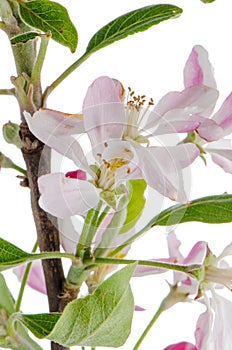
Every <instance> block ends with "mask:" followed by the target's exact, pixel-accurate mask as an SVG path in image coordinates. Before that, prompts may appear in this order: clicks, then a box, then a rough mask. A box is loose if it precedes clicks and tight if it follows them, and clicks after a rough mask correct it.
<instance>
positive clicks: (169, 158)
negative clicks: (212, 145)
mask: <svg viewBox="0 0 232 350" xmlns="http://www.w3.org/2000/svg"><path fill="white" fill-rule="evenodd" d="M135 148H136V152H137V154H138V157H139V160H140V167H141V171H142V173H143V177H144V179H145V180H146V181H147V183H148V185H149V186H151V187H152V188H154V189H156V190H157V191H158V192H160V193H161V194H163V195H164V196H166V197H169V198H170V199H173V200H177V201H179V202H182V203H185V202H186V201H187V197H186V194H185V190H184V183H183V174H182V169H183V168H185V167H187V166H188V165H190V164H191V163H192V162H193V161H194V159H195V158H196V157H197V156H198V155H199V150H198V148H197V147H196V146H195V145H193V144H190V143H189V144H185V145H178V146H174V147H166V148H165V147H149V148H144V147H141V146H139V145H135Z"/></svg>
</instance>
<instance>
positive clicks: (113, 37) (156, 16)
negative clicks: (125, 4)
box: [86, 4, 182, 53]
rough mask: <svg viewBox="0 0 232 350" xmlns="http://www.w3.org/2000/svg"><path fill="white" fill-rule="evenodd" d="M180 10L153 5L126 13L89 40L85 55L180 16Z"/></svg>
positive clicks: (175, 7) (168, 6) (169, 6)
mask: <svg viewBox="0 0 232 350" xmlns="http://www.w3.org/2000/svg"><path fill="white" fill-rule="evenodd" d="M181 12H182V10H181V9H180V8H179V7H177V6H172V5H165V4H163V5H153V6H147V7H143V8H140V9H137V10H134V11H131V12H128V13H126V14H124V15H122V16H120V17H118V18H116V19H115V20H113V21H112V22H110V23H108V24H107V25H106V26H104V27H103V28H101V29H100V30H99V31H98V32H97V33H96V34H95V35H94V36H93V37H92V38H91V40H90V42H89V44H88V46H87V49H86V53H93V52H95V51H97V50H99V49H101V48H103V47H105V46H107V45H110V44H112V43H113V42H115V41H117V40H121V39H123V38H125V37H127V36H128V35H131V34H134V33H137V32H142V31H145V30H147V29H148V28H150V27H151V26H153V25H155V24H158V23H160V22H162V21H165V20H167V19H170V18H174V17H176V16H177V15H180V14H181Z"/></svg>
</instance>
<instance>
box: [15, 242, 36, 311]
mask: <svg viewBox="0 0 232 350" xmlns="http://www.w3.org/2000/svg"><path fill="white" fill-rule="evenodd" d="M37 248H38V242H37V241H36V243H35V245H34V247H33V249H32V253H34V252H35V251H36V249H37ZM31 265H32V262H29V263H28V264H27V266H26V268H25V271H24V274H23V278H22V282H21V286H20V290H19V295H18V298H17V301H16V304H15V312H18V311H20V307H21V302H22V298H23V293H24V290H25V287H26V283H27V279H28V276H29V273H30V269H31Z"/></svg>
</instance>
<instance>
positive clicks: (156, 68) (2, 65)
mask: <svg viewBox="0 0 232 350" xmlns="http://www.w3.org/2000/svg"><path fill="white" fill-rule="evenodd" d="M59 3H61V4H63V5H64V6H66V7H67V8H68V9H69V12H70V16H71V18H72V20H73V22H74V23H75V24H76V27H77V29H78V32H79V46H78V49H77V52H76V53H75V54H73V55H72V54H71V53H70V52H69V50H68V49H67V48H64V47H62V46H60V45H58V44H56V43H54V42H51V43H50V45H49V48H48V55H47V60H46V62H45V65H44V70H43V87H44V88H45V87H46V86H47V85H48V84H50V83H51V82H52V81H53V80H55V79H56V78H57V76H58V75H59V74H60V73H62V71H63V70H64V69H65V68H67V67H68V66H69V65H70V64H71V63H73V62H74V61H75V60H76V59H77V58H78V57H79V56H81V55H82V54H83V52H84V50H85V48H86V46H87V44H88V41H89V39H90V38H91V37H92V35H93V34H94V33H95V32H96V31H97V30H98V29H99V28H100V27H102V26H103V25H104V24H106V23H108V22H109V21H110V20H112V19H114V18H116V17H117V16H119V15H121V14H123V13H125V12H128V11H130V10H133V9H135V8H139V7H143V6H146V5H150V4H151V2H150V1H145V0H137V1H129V0H124V1H123V2H122V1H121V2H118V1H109V0H108V1H106V0H98V1H97V2H95V1H92V0H85V1H81V0H68V1H67V0H62V1H61V0H60V1H59ZM155 3H156V2H155ZM157 3H158V2H157ZM172 3H173V4H174V5H177V6H180V7H181V8H182V9H183V10H184V11H183V14H182V15H181V17H179V18H177V19H175V20H170V21H167V22H163V23H161V24H159V25H158V26H155V27H153V28H151V29H149V30H148V31H146V32H143V33H139V34H136V35H134V36H131V37H129V38H127V39H124V40H123V41H119V42H117V43H115V44H113V45H112V46H109V47H107V48H105V49H103V50H101V51H99V52H97V53H95V54H94V55H93V56H92V57H91V58H89V59H88V61H86V62H85V63H84V64H83V65H82V66H81V67H80V68H79V69H78V70H77V71H75V72H74V74H72V76H70V77H69V78H68V79H66V81H65V82H63V83H62V84H61V85H60V86H59V87H58V88H57V89H56V90H55V91H54V93H53V94H52V95H51V96H50V98H49V99H48V107H49V108H53V109H58V110H61V111H65V112H69V113H76V112H79V111H80V110H81V106H82V100H83V98H84V95H85V93H86V90H87V87H88V86H89V85H90V84H91V82H92V81H93V80H94V79H95V78H96V77H98V76H100V75H109V76H111V77H114V78H117V79H118V80H120V81H122V83H123V84H124V86H125V87H128V86H131V87H132V88H133V89H134V90H135V91H136V92H137V93H138V94H140V95H142V94H145V95H147V96H148V97H153V99H154V101H155V102H156V101H158V100H159V99H160V98H161V97H162V96H163V95H164V94H165V93H167V92H169V91H173V90H181V89H183V74H182V72H183V67H184V64H185V61H186V59H187V57H188V55H189V53H190V51H191V49H192V47H193V46H194V45H195V44H201V45H203V46H204V47H205V48H206V49H207V50H208V52H209V56H210V60H211V62H212V64H213V66H214V68H215V76H216V81H217V84H218V89H219V91H220V97H219V104H218V107H219V106H220V103H221V102H222V101H223V100H224V99H225V98H226V96H227V95H228V94H229V93H230V91H231V90H232V64H231V62H232V44H231V34H232V22H231V10H232V4H231V0H224V1H220V0H216V2H215V3H212V4H208V5H205V4H203V3H202V2H201V1H200V0H187V1H186V0H176V1H175V0H173V2H172ZM0 40H1V41H0V42H1V55H0V88H9V87H11V83H10V76H11V75H15V69H14V63H13V59H12V55H11V51H10V48H9V44H8V42H7V39H6V36H5V35H4V34H3V33H0ZM0 103H1V105H0V106H1V109H0V118H1V124H3V123H5V122H7V121H8V120H11V121H14V122H18V123H19V112H18V107H17V103H16V101H15V100H14V98H13V97H5V96H0ZM216 109H217V108H216ZM0 150H1V151H2V152H4V153H6V154H7V155H8V156H9V155H11V157H12V159H13V160H14V161H15V162H16V163H18V164H20V165H21V166H23V161H22V159H21V155H20V152H19V151H17V150H15V149H14V148H13V146H9V145H6V144H5V143H4V141H3V139H2V137H1V138H0ZM207 161H208V165H207V167H205V166H204V164H203V162H202V160H200V159H198V160H197V161H196V162H195V163H194V165H193V166H192V180H191V199H194V198H197V197H200V196H205V195H209V194H221V193H223V192H229V193H232V181H231V175H230V174H225V173H224V172H223V170H222V169H220V168H218V167H217V166H216V165H213V164H212V163H211V160H210V158H207ZM0 194H1V195H0V206H1V214H0V220H1V225H0V235H1V236H2V237H3V238H5V239H7V240H9V241H11V242H13V243H15V244H17V245H18V246H20V247H21V248H23V249H25V250H27V251H30V250H31V248H32V246H33V244H34V241H35V239H36V238H35V237H36V236H35V228H34V225H33V220H32V217H31V212H30V200H29V190H28V189H25V188H22V187H20V186H19V180H18V179H17V178H16V173H15V172H14V171H11V170H4V169H3V170H2V171H1V174H0ZM148 211H149V212H148V213H147V214H150V215H152V212H151V208H149V209H148ZM163 231H164V230H160V229H155V230H153V231H152V232H150V233H149V234H148V235H146V236H145V237H143V239H141V240H139V241H138V242H136V243H135V245H134V247H133V248H132V249H131V252H130V257H133V258H141V259H144V258H152V257H153V258H155V257H156V258H160V257H165V256H167V247H166V239H165V234H164V233H163ZM176 234H177V236H178V238H179V239H181V241H182V252H183V253H185V254H187V253H188V251H189V250H190V249H191V247H192V246H193V244H194V243H195V242H197V241H198V240H206V241H208V242H209V246H210V248H211V249H212V250H213V251H214V252H215V254H219V253H220V252H221V250H222V249H223V247H224V246H225V245H226V244H228V243H230V242H231V225H230V224H225V225H214V226H213V225H204V224H199V223H192V224H184V225H181V226H179V227H178V228H177V229H176ZM4 275H5V276H6V278H7V282H8V283H9V286H10V288H11V289H12V293H13V295H14V296H15V297H17V293H18V288H19V284H18V282H17V280H16V277H15V276H14V275H13V274H12V272H7V273H4ZM164 278H166V279H167V280H169V281H170V282H171V280H172V275H171V274H166V275H165V277H164V275H163V276H162V278H159V277H157V276H151V277H148V278H144V279H133V281H132V287H133V290H134V294H135V302H136V304H137V305H140V306H142V307H144V308H145V309H146V311H144V312H139V313H136V315H135V319H134V324H133V331H132V335H131V337H130V339H129V340H128V343H127V344H126V345H124V346H123V347H122V348H120V349H123V350H128V349H131V348H132V347H133V344H135V342H136V340H137V339H138V336H139V334H140V333H141V332H142V330H143V329H144V327H145V326H146V324H147V323H148V321H149V320H150V319H151V317H152V316H153V314H154V312H155V310H156V309H157V308H158V305H159V302H160V301H161V300H162V297H163V296H165V294H166V293H167V291H168V287H167V284H166V282H165V281H164ZM226 296H227V297H228V298H230V294H229V292H226ZM26 299H27V300H26ZM22 310H23V311H24V312H28V313H36V312H42V311H47V305H46V299H45V297H44V296H42V295H40V294H39V293H37V292H33V291H31V289H30V288H27V289H26V292H25V299H24V300H23V305H22ZM203 310H204V309H203V307H200V306H199V305H198V304H195V303H188V304H187V303H185V304H183V305H177V306H175V307H174V308H173V309H171V310H170V311H167V312H166V314H164V315H162V316H161V317H160V319H159V320H158V321H157V324H156V325H155V326H154V328H153V329H152V330H151V332H150V333H149V335H148V336H147V338H146V340H145V341H144V342H143V344H142V345H141V350H147V349H151V348H152V349H154V350H162V349H164V347H165V346H167V345H169V344H171V343H175V342H178V341H183V340H185V341H192V342H194V330H195V322H196V320H197V317H198V315H199V313H200V312H202V311H203ZM41 344H43V345H42V346H43V348H44V349H49V345H48V343H47V342H46V341H44V342H42V343H41ZM77 349H78V347H77ZM99 349H100V348H99Z"/></svg>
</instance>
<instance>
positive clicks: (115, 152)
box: [24, 46, 232, 350]
mask: <svg viewBox="0 0 232 350" xmlns="http://www.w3.org/2000/svg"><path fill="white" fill-rule="evenodd" d="M217 98H218V91H217V89H216V83H215V79H214V76H213V69H212V66H211V64H210V62H209V60H208V54H207V52H206V50H205V49H204V48H203V47H201V46H195V47H194V48H193V50H192V52H191V54H190V56H189V58H188V60H187V62H186V65H185V68H184V90H183V91H174V92H169V93H168V94H166V95H165V96H164V97H162V98H161V100H160V101H159V102H158V103H157V104H156V105H154V102H153V100H152V99H151V100H150V101H149V102H148V103H146V99H145V96H136V95H135V94H134V92H133V91H132V90H131V89H129V92H128V95H127V96H126V94H125V90H124V88H123V86H122V84H121V83H120V82H119V81H117V80H114V79H111V78H109V77H106V76H104V77H100V78H98V79H96V80H95V81H94V82H93V83H92V85H91V86H90V87H89V89H88V91H87V94H86V96H85V99H84V103H83V111H82V113H81V114H75V115H69V114H65V113H61V112H58V111H54V110H49V109H41V110H39V111H37V112H35V113H34V115H33V116H31V115H30V114H29V113H26V112H25V113H24V115H25V119H26V121H27V123H28V126H29V128H30V130H31V131H32V133H33V134H34V135H35V136H37V137H38V138H39V139H40V140H41V141H42V142H44V143H45V144H46V145H48V146H49V147H51V148H52V149H54V150H56V151H57V152H58V153H60V154H61V155H64V156H65V157H67V158H69V159H71V160H72V161H73V163H74V164H75V166H76V167H77V170H75V171H69V172H67V173H66V174H64V173H62V172H56V173H52V174H47V175H43V176H41V177H40V178H39V181H38V183H39V190H40V193H41V197H40V206H41V207H42V208H43V209H44V210H45V211H47V212H49V213H51V214H52V215H54V216H56V217H58V218H59V224H60V227H62V229H61V235H62V237H61V241H62V242H63V245H64V248H65V249H66V250H68V251H70V252H75V249H76V245H77V243H78V239H79V234H78V233H77V232H76V230H75V229H74V227H73V225H72V223H71V220H70V218H71V217H72V216H74V215H80V216H85V215H86V213H87V212H88V211H89V209H91V208H96V207H97V205H98V203H99V201H103V203H104V205H105V206H107V207H108V208H110V214H109V215H108V217H106V222H107V223H105V224H104V225H103V226H102V227H101V229H100V230H99V231H101V232H100V233H98V236H96V237H95V238H94V239H95V242H94V244H95V245H96V246H97V243H99V242H100V241H101V239H102V237H103V234H102V231H103V232H104V230H105V229H107V225H109V223H110V222H111V219H112V218H113V217H114V213H115V212H117V210H119V209H120V208H119V207H120V203H121V198H124V197H127V196H128V191H129V190H128V186H127V182H128V180H133V179H143V180H145V182H146V183H147V185H148V186H150V187H151V188H153V189H155V190H157V191H158V192H159V193H160V194H162V195H163V196H165V197H168V198H170V199H172V200H176V201H178V202H181V203H186V202H187V200H188V198H187V195H186V193H185V187H184V181H183V174H182V170H183V169H184V168H186V167H188V166H189V165H190V164H192V162H193V161H194V160H195V159H196V158H197V157H198V156H201V157H204V156H205V154H206V153H209V154H210V155H211V157H212V160H213V161H214V162H215V163H216V164H218V165H219V166H220V167H222V168H223V169H224V170H225V171H226V172H230V173H232V149H231V145H230V140H227V139H225V138H224V137H226V136H227V135H229V134H230V133H231V131H232V94H230V95H229V96H228V97H227V98H226V100H225V101H224V102H223V104H222V106H221V108H220V109H219V110H218V111H217V112H216V113H214V114H213V110H214V107H215V105H216V102H217ZM212 114H213V115H212ZM83 134H85V135H87V136H88V139H89V142H90V144H91V157H89V156H87V155H86V154H85V153H84V151H83V148H82V147H81V144H80V142H79V141H78V138H77V136H80V135H83ZM170 134H178V135H179V134H181V135H184V136H186V134H187V136H186V137H185V138H184V136H183V137H182V138H181V137H180V140H181V141H180V142H179V143H178V144H177V145H175V146H171V145H166V146H162V147H161V146H157V145H153V144H152V142H151V139H152V141H153V140H154V139H156V137H157V138H158V137H159V136H161V135H170ZM133 234H134V231H133V230H130V231H129V232H127V233H126V234H124V235H120V238H119V237H117V236H115V237H114V242H111V244H114V245H117V244H121V243H122V240H126V239H127V238H128V237H132V236H133ZM96 242H97V243H96ZM168 247H169V252H170V258H169V261H170V262H176V263H179V264H183V265H191V264H200V265H201V266H202V267H201V269H200V270H199V271H200V272H199V271H198V275H197V276H193V277H192V278H191V277H190V276H188V277H186V275H184V274H183V273H175V275H174V285H175V286H177V290H178V293H182V294H184V295H185V297H186V299H189V298H190V296H191V295H192V296H194V297H195V298H196V299H197V300H201V302H202V303H204V304H205V306H206V311H205V313H203V314H202V315H201V316H200V318H199V320H198V322H197V327H196V332H195V335H196V346H194V345H191V344H189V343H180V344H176V345H171V346H169V347H168V348H166V350H181V349H182V350H184V349H185V350H193V349H198V350H204V349H207V350H211V349H214V350H221V349H223V350H227V349H228V350H229V347H228V344H230V343H231V341H230V338H231V335H230V334H232V332H230V329H229V330H228V329H227V328H226V327H225V325H226V326H227V327H229V321H228V322H227V320H228V318H229V312H230V309H231V303H229V302H228V301H227V300H225V299H224V298H222V297H221V296H219V295H218V294H217V293H216V292H215V284H221V285H224V286H226V287H228V288H229V289H231V283H232V272H231V269H230V268H228V267H226V268H222V267H221V265H220V264H221V261H222V258H224V257H225V256H227V255H230V254H231V253H232V246H231V245H230V246H228V247H227V248H225V250H224V251H223V253H222V254H221V255H220V256H219V257H218V258H216V257H215V256H214V255H213V254H212V253H211V251H210V250H209V248H208V246H207V243H205V242H198V243H197V244H196V245H195V246H194V247H193V249H192V250H191V252H190V254H189V255H188V257H187V258H184V257H183V256H182V255H181V253H180V252H179V242H178V241H177V239H176V237H175V234H174V233H171V234H170V235H169V236H168ZM128 249H129V248H128ZM109 250H110V247H109ZM126 252H127V251H125V252H122V255H121V257H123V256H124V255H125V254H126ZM166 261H167V259H166ZM107 272H108V270H107ZM157 272H160V270H157V269H154V268H145V267H143V268H142V267H140V268H138V269H137V271H136V274H135V275H137V276H144V275H147V274H152V273H157ZM103 275H104V276H105V274H103ZM104 276H103V277H104ZM209 294H210V295H209ZM202 300H203V301H202Z"/></svg>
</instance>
